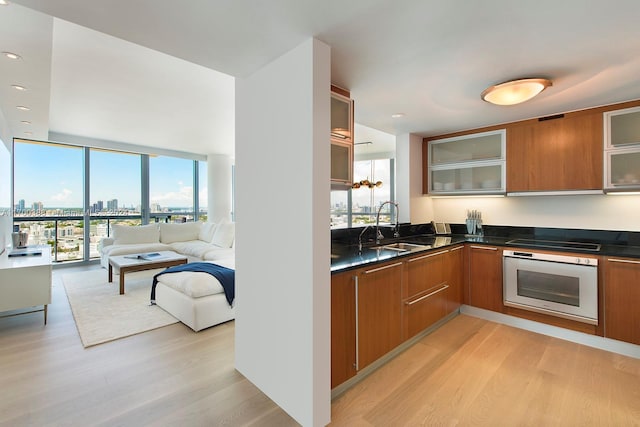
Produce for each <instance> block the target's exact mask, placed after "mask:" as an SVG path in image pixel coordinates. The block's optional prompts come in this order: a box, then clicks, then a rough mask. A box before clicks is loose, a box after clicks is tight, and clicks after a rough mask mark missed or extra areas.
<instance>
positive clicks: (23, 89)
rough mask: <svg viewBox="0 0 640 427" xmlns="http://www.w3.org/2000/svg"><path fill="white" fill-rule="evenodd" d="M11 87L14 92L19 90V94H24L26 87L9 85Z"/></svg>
mask: <svg viewBox="0 0 640 427" xmlns="http://www.w3.org/2000/svg"><path fill="white" fill-rule="evenodd" d="M11 87H12V88H14V89H15V90H19V91H20V92H24V91H26V90H27V88H26V87H24V86H20V85H11Z"/></svg>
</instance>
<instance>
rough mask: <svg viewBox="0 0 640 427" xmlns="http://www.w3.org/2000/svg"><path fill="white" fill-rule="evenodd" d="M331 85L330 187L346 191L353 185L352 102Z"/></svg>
mask: <svg viewBox="0 0 640 427" xmlns="http://www.w3.org/2000/svg"><path fill="white" fill-rule="evenodd" d="M349 97H350V93H349V92H348V91H346V90H344V89H341V88H339V87H337V86H333V85H331V187H332V189H336V190H348V189H349V188H351V185H352V183H353V100H352V99H350V98H349Z"/></svg>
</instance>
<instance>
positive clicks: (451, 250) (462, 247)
mask: <svg viewBox="0 0 640 427" xmlns="http://www.w3.org/2000/svg"><path fill="white" fill-rule="evenodd" d="M460 249H464V246H458V247H457V248H453V249H449V252H453V251H459V250H460Z"/></svg>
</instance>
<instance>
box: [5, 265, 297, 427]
mask: <svg viewBox="0 0 640 427" xmlns="http://www.w3.org/2000/svg"><path fill="white" fill-rule="evenodd" d="M85 269H86V268H85ZM74 271H79V269H77V268H65V269H58V270H54V275H53V276H54V280H53V295H52V300H53V302H52V304H51V305H49V319H48V324H47V325H46V326H44V325H43V313H33V314H25V315H21V316H14V317H6V318H2V319H0V390H1V392H0V394H1V398H0V425H2V426H96V425H104V426H114V425H117V426H215V425H227V426H238V425H255V426H288V425H297V423H296V422H295V421H294V420H293V419H292V418H291V417H289V415H287V414H286V413H285V412H284V411H283V410H282V409H280V408H279V407H278V406H277V405H276V404H275V403H273V401H271V400H270V399H269V398H268V397H267V396H266V395H264V394H263V393H262V392H261V391H260V390H259V389H258V388H256V387H255V386H254V385H253V384H251V383H250V382H249V381H248V380H247V379H245V378H244V377H243V376H242V375H241V374H240V373H238V372H237V371H236V370H235V369H234V368H233V361H234V324H233V322H229V323H225V324H222V325H219V326H216V327H213V328H209V329H207V330H205V331H201V332H198V333H194V332H193V331H191V330H190V329H189V328H187V327H186V326H184V325H183V324H181V323H177V324H174V325H170V326H167V327H164V328H159V329H156V330H154V331H150V332H146V333H143V334H139V335H135V336H132V337H128V338H124V339H120V340H116V341H113V342H109V343H105V344H101V345H97V346H95V347H89V348H87V349H85V348H84V347H83V346H82V344H81V342H80V338H79V336H78V332H77V329H76V326H75V323H74V320H73V316H72V314H71V310H70V308H69V304H68V302H67V298H66V294H65V292H64V286H63V285H62V282H61V276H62V275H63V274H66V273H71V272H74ZM103 271H104V274H105V279H106V275H107V272H106V270H103ZM115 286H117V282H116V285H115ZM114 289H115V288H114ZM115 292H117V289H115Z"/></svg>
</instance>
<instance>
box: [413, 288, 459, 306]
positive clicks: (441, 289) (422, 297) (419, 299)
mask: <svg viewBox="0 0 640 427" xmlns="http://www.w3.org/2000/svg"><path fill="white" fill-rule="evenodd" d="M448 287H449V285H444V286H443V287H441V288H440V289H436V290H435V291H433V292H430V293H428V294H426V295H423V296H421V297H420V298H418V299H415V300H413V301H407V302H405V304H406V305H413V304H415V303H417V302H420V301H422V300H423V299H426V298H429V297H430V296H432V295H435V294H437V293H438V292H442V291H444V290H445V289H447V288H448Z"/></svg>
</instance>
